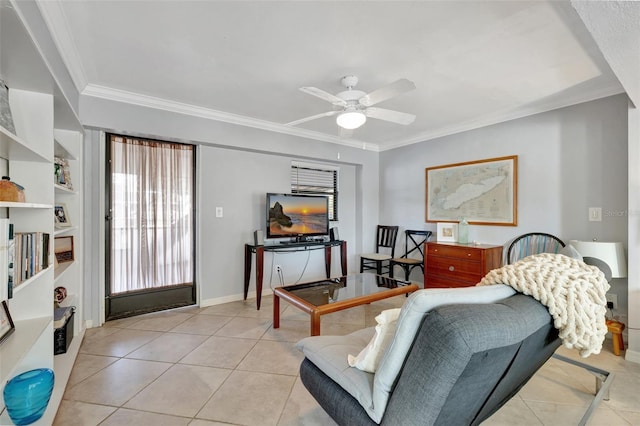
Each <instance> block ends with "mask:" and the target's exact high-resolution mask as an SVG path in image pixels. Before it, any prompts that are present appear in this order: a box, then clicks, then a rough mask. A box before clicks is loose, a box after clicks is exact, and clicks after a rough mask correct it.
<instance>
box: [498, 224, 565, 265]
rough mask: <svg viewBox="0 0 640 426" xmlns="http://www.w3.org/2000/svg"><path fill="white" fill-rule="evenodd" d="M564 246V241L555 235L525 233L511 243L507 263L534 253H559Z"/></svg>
mask: <svg viewBox="0 0 640 426" xmlns="http://www.w3.org/2000/svg"><path fill="white" fill-rule="evenodd" d="M564 246H565V244H564V242H563V241H562V240H561V239H560V238H558V237H556V236H555V235H551V234H546V233H544V232H530V233H528V234H523V235H520V236H519V237H516V239H514V240H513V242H512V243H511V244H510V245H509V249H508V250H507V261H506V263H507V264H511V263H514V262H516V261H518V260H520V259H524V258H525V257H527V256H531V255H532V254H539V253H558V252H560V250H562V248H564Z"/></svg>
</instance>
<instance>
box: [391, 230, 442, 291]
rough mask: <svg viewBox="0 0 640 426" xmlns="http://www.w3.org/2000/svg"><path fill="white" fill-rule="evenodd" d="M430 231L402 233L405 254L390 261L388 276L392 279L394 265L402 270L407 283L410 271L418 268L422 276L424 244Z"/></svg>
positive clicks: (429, 235)
mask: <svg viewBox="0 0 640 426" xmlns="http://www.w3.org/2000/svg"><path fill="white" fill-rule="evenodd" d="M431 234H432V233H431V231H419V230H412V229H407V230H406V231H404V240H405V252H404V254H403V255H402V257H394V258H393V259H391V261H390V262H389V263H390V265H389V266H390V270H389V276H390V277H391V278H393V269H394V267H395V266H396V265H398V266H400V267H401V268H402V269H403V270H404V279H405V281H409V276H410V275H411V271H412V270H413V269H414V268H416V267H419V268H420V269H421V270H422V273H423V274H424V243H426V242H427V240H429V238H430V237H431Z"/></svg>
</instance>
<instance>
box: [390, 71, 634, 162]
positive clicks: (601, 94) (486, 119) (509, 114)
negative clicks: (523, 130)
mask: <svg viewBox="0 0 640 426" xmlns="http://www.w3.org/2000/svg"><path fill="white" fill-rule="evenodd" d="M620 93H624V89H622V87H621V86H620V85H619V84H617V82H615V83H612V84H610V85H609V86H606V87H603V88H601V89H599V90H595V91H592V92H590V93H586V94H585V93H582V94H578V95H575V96H571V97H568V98H564V99H561V100H555V101H549V102H547V103H544V104H540V105H536V106H533V107H522V108H518V109H516V110H508V111H501V112H498V113H494V114H488V115H485V116H482V117H478V118H476V119H473V120H468V121H465V122H462V123H458V124H455V125H452V126H446V127H441V128H438V129H436V130H435V131H430V132H424V133H420V134H418V135H416V136H413V137H411V138H407V139H403V140H401V141H397V142H392V143H387V144H381V146H380V148H379V151H388V150H391V149H395V148H401V147H403V146H407V145H413V144H415V143H419V142H426V141H429V140H433V139H437V138H441V137H444V136H450V135H454V134H456V133H462V132H467V131H469V130H475V129H479V128H482V127H487V126H491V125H494V124H499V123H504V122H506V121H511V120H516V119H518V118H524V117H529V116H531V115H536V114H541V113H543V112H548V111H553V110H555V109H560V108H565V107H568V106H572V105H577V104H581V103H585V102H590V101H595V100H597V99H602V98H606V97H608V96H614V95H619V94H620Z"/></svg>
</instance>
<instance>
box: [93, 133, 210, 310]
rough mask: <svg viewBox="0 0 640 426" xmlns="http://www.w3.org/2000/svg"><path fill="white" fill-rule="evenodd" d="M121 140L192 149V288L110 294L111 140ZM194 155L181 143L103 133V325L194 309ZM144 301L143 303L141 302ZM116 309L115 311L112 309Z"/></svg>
mask: <svg viewBox="0 0 640 426" xmlns="http://www.w3.org/2000/svg"><path fill="white" fill-rule="evenodd" d="M112 136H117V137H123V138H137V139H144V140H148V141H151V142H157V143H170V144H182V145H190V146H192V148H193V150H192V153H193V156H192V164H191V168H192V175H193V180H192V183H191V184H192V186H193V190H192V194H193V197H192V203H191V218H192V224H191V226H192V229H193V241H192V247H191V256H192V259H193V265H192V268H193V271H192V277H193V278H192V283H191V284H179V285H173V286H167V287H164V288H154V289H144V290H139V291H131V292H127V293H123V294H117V295H112V294H111V246H112V241H111V238H112V237H111V189H112V187H111V171H112V167H111V137H112ZM197 152H198V145H196V144H185V143H182V142H173V141H163V140H158V139H153V138H147V137H142V136H128V135H126V134H122V133H113V132H105V194H104V197H105V216H104V233H105V239H104V241H105V254H104V262H105V269H104V277H105V283H104V296H103V300H104V304H103V308H104V321H105V322H106V321H109V320H115V319H119V318H126V317H130V316H135V315H141V314H144V313H149V312H155V311H160V310H166V309H173V308H178V307H183V306H192V305H197V304H198V300H197V282H196V271H197V262H198V259H197V257H196V255H197V237H198V235H197V228H196V225H197V218H196V212H197V209H196V206H197V194H198V192H197V189H198V187H197V181H198V179H197V174H196V171H197V169H196V165H197ZM145 298H146V299H147V300H146V301H145V300H144V299H145ZM176 298H177V299H178V300H185V299H190V303H184V302H178V303H172V300H175V299H176ZM114 308H115V309H114Z"/></svg>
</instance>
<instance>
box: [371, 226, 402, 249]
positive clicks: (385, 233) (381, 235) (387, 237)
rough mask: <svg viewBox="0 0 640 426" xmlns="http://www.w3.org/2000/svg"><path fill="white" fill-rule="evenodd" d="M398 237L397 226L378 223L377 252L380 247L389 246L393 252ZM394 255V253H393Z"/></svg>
mask: <svg viewBox="0 0 640 426" xmlns="http://www.w3.org/2000/svg"><path fill="white" fill-rule="evenodd" d="M397 237H398V227H397V226H385V225H378V239H377V243H376V252H377V251H378V250H379V249H380V247H387V248H390V249H391V252H392V253H393V252H394V251H395V250H394V249H395V245H396V239H397ZM392 256H393V255H392Z"/></svg>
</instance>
